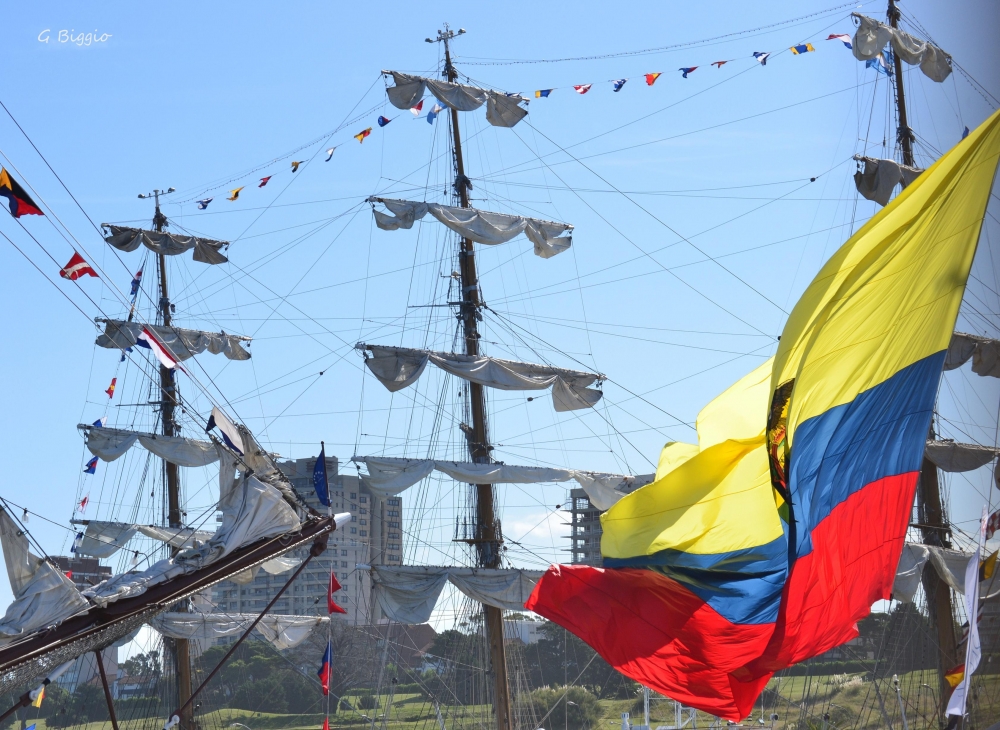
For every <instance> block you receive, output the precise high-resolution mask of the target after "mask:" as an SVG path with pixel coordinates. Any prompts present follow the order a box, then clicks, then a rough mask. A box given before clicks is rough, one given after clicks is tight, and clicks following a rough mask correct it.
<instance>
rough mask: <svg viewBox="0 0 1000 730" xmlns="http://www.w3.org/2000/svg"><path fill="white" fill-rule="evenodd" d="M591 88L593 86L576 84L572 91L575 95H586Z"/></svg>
mask: <svg viewBox="0 0 1000 730" xmlns="http://www.w3.org/2000/svg"><path fill="white" fill-rule="evenodd" d="M591 86H593V84H578V85H576V86H574V87H573V91H575V92H576V93H577V94H586V93H587V92H588V91H590V87H591ZM550 91H551V89H550Z"/></svg>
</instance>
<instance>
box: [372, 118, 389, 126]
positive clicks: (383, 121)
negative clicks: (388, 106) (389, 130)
mask: <svg viewBox="0 0 1000 730" xmlns="http://www.w3.org/2000/svg"><path fill="white" fill-rule="evenodd" d="M376 121H377V122H378V126H380V127H384V126H385V125H386V124H388V123H389V122H391V121H392V119H387V118H386V117H379V118H378V119H377V120H376Z"/></svg>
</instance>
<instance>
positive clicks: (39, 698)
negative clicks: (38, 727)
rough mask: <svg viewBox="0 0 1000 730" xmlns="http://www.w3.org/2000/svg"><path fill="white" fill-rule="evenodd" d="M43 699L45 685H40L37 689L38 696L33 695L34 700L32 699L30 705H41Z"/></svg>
mask: <svg viewBox="0 0 1000 730" xmlns="http://www.w3.org/2000/svg"><path fill="white" fill-rule="evenodd" d="M44 699H45V685H42V688H41V689H40V690H38V696H37V697H35V699H34V700H32V702H31V706H32V707H41V706H42V701H43V700H44ZM32 727H34V725H32Z"/></svg>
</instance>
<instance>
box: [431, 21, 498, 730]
mask: <svg viewBox="0 0 1000 730" xmlns="http://www.w3.org/2000/svg"><path fill="white" fill-rule="evenodd" d="M464 32H465V31H464V30H461V29H460V30H459V31H458V33H455V32H454V31H452V30H451V29H450V28H449V27H448V25H447V23H446V24H445V28H444V31H438V37H437V40H438V41H440V42H442V43H444V72H445V77H446V78H447V79H448V81H451V82H452V83H454V82H456V81H457V80H458V72H457V71H456V70H455V67H454V66H453V65H452V63H451V49H450V47H449V41H451V39H452V38H454V37H455V36H456V35H461V34H462V33H464ZM451 135H452V142H453V143H454V149H455V190H456V191H457V192H458V198H459V202H460V205H461V207H463V208H468V207H470V205H469V190H470V189H471V187H472V185H471V183H470V182H469V179H468V178H467V177H466V175H465V160H464V158H463V156H462V136H461V132H460V129H459V125H458V111H456V110H455V109H452V110H451ZM458 258H459V272H460V274H461V283H462V300H461V301H462V303H461V319H462V326H463V333H464V336H465V354H467V355H479V337H480V335H479V327H478V321H479V318H480V317H481V316H482V315H481V313H480V311H481V304H482V302H481V300H480V296H479V279H478V276H477V274H476V251H475V247H474V244H473V242H472V240H471V239H469V238H463V239H462V248H461V250H460V251H459V254H458ZM468 388H469V401H470V407H471V411H472V429H471V433H467V436H468V442H469V455H470V457H471V459H472V461H473V462H475V463H477V464H487V463H489V462H490V451H492V450H493V449H492V447H491V446H490V445H489V432H488V429H487V423H486V399H485V395H484V393H483V386H482V385H480V384H478V383H472V382H470V383H469V384H468ZM469 542H471V543H472V544H474V545H475V548H476V557H477V562H478V563H479V565H480V566H481V567H483V568H499V567H500V551H501V547H502V545H503V534H502V532H501V529H500V520H499V519H497V516H496V510H495V507H494V492H493V485H492V484H477V485H476V520H475V533H474V534H473V539H472V540H469ZM482 606H483V614H484V617H485V624H486V641H487V643H488V645H489V652H490V664H491V665H492V670H493V690H494V712H495V713H496V721H497V730H513V717H512V715H511V703H510V683H509V681H508V678H507V656H506V647H505V646H504V627H503V611H502V610H501V609H499V608H496V607H495V606H488V605H486V604H485V603H484V604H482Z"/></svg>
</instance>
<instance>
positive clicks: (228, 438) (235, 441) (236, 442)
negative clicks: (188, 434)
mask: <svg viewBox="0 0 1000 730" xmlns="http://www.w3.org/2000/svg"><path fill="white" fill-rule="evenodd" d="M213 428H217V429H219V433H220V434H221V435H222V440H223V441H225V442H226V446H228V447H229V448H231V449H232V450H233V451H235V452H236V453H237V454H239V455H240V456H243V437H242V436H241V435H240V431H239V429H238V428H236V424H234V423H233V422H232V421H230V420H229V419H228V418H226V414H225V413H223V412H222V411H220V410H219V409H218V407H216V406H212V413H211V414H210V415H209V417H208V424H207V425H206V426H205V433H208V432H210V431H211V430H212V429H213Z"/></svg>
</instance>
